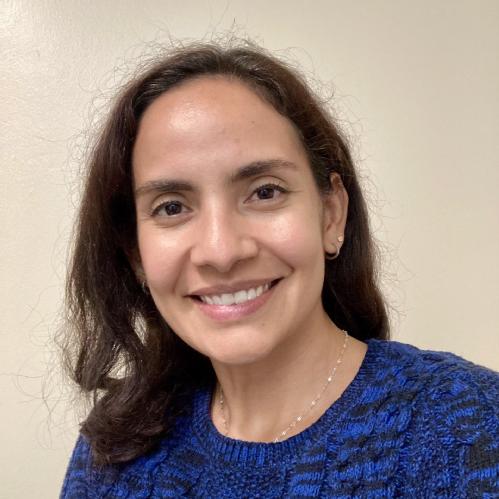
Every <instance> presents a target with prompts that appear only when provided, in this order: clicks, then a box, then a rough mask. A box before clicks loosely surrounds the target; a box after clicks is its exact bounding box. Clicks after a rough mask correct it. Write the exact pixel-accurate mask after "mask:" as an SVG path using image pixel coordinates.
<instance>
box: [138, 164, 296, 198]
mask: <svg viewBox="0 0 499 499" xmlns="http://www.w3.org/2000/svg"><path fill="white" fill-rule="evenodd" d="M281 168H286V169H292V170H296V169H297V168H298V167H297V165H296V164H295V163H292V162H291V161H286V160H283V159H264V160H258V161H253V162H251V163H249V164H247V165H244V166H242V167H240V168H238V169H237V170H236V171H235V172H234V173H232V174H231V175H230V177H229V181H228V183H229V184H236V183H238V182H240V181H242V180H245V179H248V178H252V177H256V176H257V175H263V174H265V173H269V172H271V171H273V170H276V169H281ZM195 190H196V188H195V187H194V185H193V184H191V183H189V182H185V181H183V180H175V179H172V180H167V179H159V180H151V181H149V182H146V183H145V184H143V185H141V186H140V187H138V188H137V189H135V197H136V198H138V197H140V196H144V195H145V194H149V193H150V192H179V191H184V192H192V191H195Z"/></svg>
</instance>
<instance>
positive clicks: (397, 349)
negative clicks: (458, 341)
mask: <svg viewBox="0 0 499 499" xmlns="http://www.w3.org/2000/svg"><path fill="white" fill-rule="evenodd" d="M369 348H370V349H371V348H372V349H373V352H375V353H376V356H375V357H376V361H375V363H376V365H377V366H378V368H379V369H380V372H381V374H379V377H380V379H384V381H383V383H384V388H385V390H386V391H385V392H384V393H385V396H386V398H385V401H391V402H392V403H394V404H395V405H397V406H399V407H405V408H406V412H407V414H408V415H409V416H408V418H407V426H406V427H405V430H404V434H405V435H406V436H407V435H409V434H411V435H414V438H411V441H412V445H413V446H414V448H415V449H416V448H417V449H418V450H417V451H414V455H421V456H422V454H420V452H423V453H424V456H426V457H424V459H427V460H428V463H429V466H431V468H432V469H433V472H434V473H436V469H437V468H438V466H437V463H438V462H440V463H441V464H442V470H443V474H442V476H446V477H450V476H452V482H453V483H454V484H455V487H456V490H457V489H458V488H460V489H461V490H462V491H467V492H469V493H470V494H472V496H473V497H475V496H476V495H474V494H477V495H479V496H480V497H481V495H480V494H484V495H485V496H486V495H487V493H489V492H490V491H493V490H497V489H496V487H498V485H499V483H498V482H499V464H498V463H499V413H498V410H499V409H498V408H499V373H497V372H495V371H493V370H491V369H488V368H486V367H483V366H479V365H476V364H474V363H472V362H470V361H468V360H466V359H463V358H461V357H459V356H457V355H455V354H452V353H450V352H436V351H430V350H421V349H419V348H417V347H414V346H411V345H406V344H403V343H399V342H395V341H380V340H371V341H370V342H369ZM380 366H383V367H380ZM387 406H388V407H390V406H391V407H393V405H392V404H390V403H388V404H387ZM409 421H410V422H409ZM416 435H417V437H416ZM429 455H431V456H432V458H431V459H430V458H429V457H428V456H429ZM421 459H423V457H421Z"/></svg>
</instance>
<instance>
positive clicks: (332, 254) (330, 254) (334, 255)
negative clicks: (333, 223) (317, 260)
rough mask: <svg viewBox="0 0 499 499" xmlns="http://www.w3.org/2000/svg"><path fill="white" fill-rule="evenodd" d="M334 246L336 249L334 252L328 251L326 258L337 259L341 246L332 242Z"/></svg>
mask: <svg viewBox="0 0 499 499" xmlns="http://www.w3.org/2000/svg"><path fill="white" fill-rule="evenodd" d="M331 244H332V245H333V246H334V249H335V250H336V251H335V252H334V253H328V252H327V251H326V260H335V259H336V258H338V257H339V256H340V247H339V246H336V244H334V243H331Z"/></svg>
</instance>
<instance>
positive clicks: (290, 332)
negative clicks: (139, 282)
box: [133, 77, 342, 365]
mask: <svg viewBox="0 0 499 499" xmlns="http://www.w3.org/2000/svg"><path fill="white" fill-rule="evenodd" d="M133 175H134V189H135V196H136V210H137V231H138V245H139V255H140V263H139V264H138V265H137V268H138V273H139V274H140V273H142V274H143V275H144V277H145V279H146V281H147V285H148V286H149V289H150V292H151V295H152V298H153V300H154V302H155V304H156V306H157V308H158V310H159V311H160V313H161V315H162V316H163V317H164V319H165V321H166V322H167V323H168V324H169V325H170V327H171V328H172V329H173V330H174V331H175V333H176V334H178V336H180V337H181V338H182V339H183V340H184V341H185V342H186V343H188V344H189V345H190V346H191V347H193V348H194V349H196V350H198V351H199V352H201V353H203V354H204V355H207V356H208V357H210V358H211V359H212V360H216V361H218V362H223V363H227V364H233V365H236V364H247V363H250V362H254V361H257V360H262V359H263V358H264V357H265V356H267V355H269V354H270V353H271V352H272V351H274V350H275V349H276V348H278V347H279V346H280V345H284V344H285V343H286V341H288V340H290V339H291V338H293V336H294V335H296V334H299V333H300V331H303V329H304V328H306V327H307V325H308V327H310V324H311V323H312V322H313V320H314V318H317V317H318V316H319V315H321V314H322V311H323V309H322V305H321V291H322V285H323V279H324V251H325V250H326V249H327V250H328V251H331V249H330V248H329V247H328V246H327V245H326V243H325V241H326V240H327V239H329V240H335V236H337V235H339V234H341V233H342V227H340V225H341V221H338V220H337V218H338V217H336V218H335V217H334V216H333V215H331V216H330V213H329V212H330V211H332V208H331V207H330V206H329V205H328V203H326V204H324V203H323V200H322V198H321V196H320V195H319V193H318V190H317V187H316V185H315V182H314V179H313V176H312V173H311V170H310V166H309V163H308V160H307V156H306V154H305V151H304V149H303V146H302V144H301V142H300V140H299V137H298V135H297V133H296V131H295V129H294V128H293V126H292V125H291V123H290V122H289V121H288V120H287V119H286V118H284V117H283V116H281V115H280V114H278V113H277V112H276V111H275V110H274V109H273V108H272V107H271V106H270V105H269V104H268V103H266V102H264V101H263V100H262V99H261V98H260V97H259V96H257V95H256V94H255V93H254V92H253V91H252V90H250V89H249V88H248V87H247V86H245V85H244V84H242V83H240V82H237V81H233V80H228V79H224V78H221V77H203V78H200V79H197V80H192V81H189V82H186V83H184V84H182V85H181V86H179V87H177V88H175V89H172V90H170V91H168V92H166V93H165V94H163V95H162V96H161V97H159V98H158V99H156V100H155V101H154V102H153V103H152V104H151V106H150V107H149V108H148V109H147V111H146V112H145V114H144V116H143V118H142V121H141V124H140V127H139V133H138V136H137V140H136V143H135V147H134V151H133ZM331 206H332V205H331Z"/></svg>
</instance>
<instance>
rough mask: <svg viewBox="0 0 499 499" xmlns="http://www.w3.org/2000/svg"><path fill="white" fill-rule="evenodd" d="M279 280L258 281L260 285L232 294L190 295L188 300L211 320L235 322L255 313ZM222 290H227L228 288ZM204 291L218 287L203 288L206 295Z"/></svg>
mask: <svg viewBox="0 0 499 499" xmlns="http://www.w3.org/2000/svg"><path fill="white" fill-rule="evenodd" d="M280 280H281V279H275V280H271V281H269V280H267V281H259V282H260V284H259V285H258V286H256V287H250V288H247V289H244V288H243V289H241V288H239V289H238V290H235V292H232V293H221V294H214V293H211V294H199V295H190V298H192V299H193V300H194V302H195V303H196V305H197V306H198V307H199V309H200V310H201V311H202V312H203V313H204V314H205V315H207V316H208V317H209V318H211V319H213V320H216V321H225V320H237V319H242V318H244V317H246V316H247V315H250V314H252V313H254V312H256V311H257V310H258V309H259V308H260V307H262V306H263V305H264V304H265V303H266V302H267V301H268V300H269V299H270V297H271V296H272V295H273V292H274V289H275V287H276V285H277V284H278V283H279V282H280ZM247 282H248V281H247ZM241 284H242V283H238V284H237V286H241ZM223 288H224V290H227V288H228V286H224V287H223ZM230 288H231V289H233V288H234V286H230ZM205 289H206V290H213V289H216V290H217V291H218V290H219V289H220V287H217V288H214V287H212V288H204V289H202V290H201V291H203V292H204V293H206V291H205ZM210 302H211V303H210Z"/></svg>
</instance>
